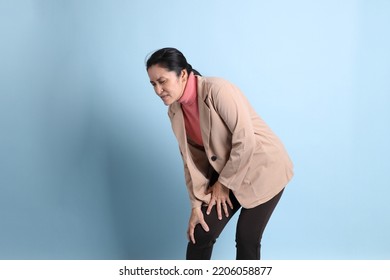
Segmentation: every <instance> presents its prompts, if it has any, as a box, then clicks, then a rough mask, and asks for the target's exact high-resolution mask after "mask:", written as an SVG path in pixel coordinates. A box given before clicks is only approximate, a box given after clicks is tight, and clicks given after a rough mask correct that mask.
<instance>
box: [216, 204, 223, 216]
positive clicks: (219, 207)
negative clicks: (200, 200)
mask: <svg viewBox="0 0 390 280" xmlns="http://www.w3.org/2000/svg"><path fill="white" fill-rule="evenodd" d="M221 204H222V203H221V202H220V201H218V202H217V214H218V219H220V220H222V209H221Z"/></svg>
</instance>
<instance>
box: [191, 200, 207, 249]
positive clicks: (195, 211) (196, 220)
mask: <svg viewBox="0 0 390 280" xmlns="http://www.w3.org/2000/svg"><path fill="white" fill-rule="evenodd" d="M197 224H200V225H201V226H202V228H203V229H204V230H205V231H209V226H208V225H207V224H206V222H205V220H204V218H203V213H202V210H201V208H200V207H195V208H192V211H191V217H190V221H189V222H188V230H187V238H188V240H191V241H192V243H193V244H195V237H194V230H195V226H196V225H197Z"/></svg>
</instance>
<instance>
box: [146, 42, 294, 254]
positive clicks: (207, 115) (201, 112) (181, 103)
mask: <svg viewBox="0 0 390 280" xmlns="http://www.w3.org/2000/svg"><path fill="white" fill-rule="evenodd" d="M146 69H147V73H148V75H149V79H150V83H151V84H152V86H153V88H154V91H155V92H156V94H157V96H158V97H160V98H161V99H162V101H163V102H164V104H165V105H168V106H169V108H168V115H169V118H170V120H171V124H172V129H173V132H174V133H175V135H176V138H177V141H178V144H179V149H180V153H181V156H182V159H183V165H184V175H185V179H186V185H187V189H188V193H189V197H190V200H191V205H192V211H191V215H190V219H189V223H188V231H187V235H188V239H189V242H188V246H187V254H186V258H187V259H210V258H211V254H212V249H213V245H214V243H215V241H216V239H217V238H218V236H219V234H220V233H221V232H222V230H223V228H224V226H225V225H226V224H227V223H228V221H229V220H230V218H231V217H232V216H233V215H234V214H235V213H236V212H237V211H238V210H239V209H241V210H240V215H239V218H238V221H237V229H236V248H237V252H236V259H245V260H250V259H260V246H261V245H260V244H261V238H262V235H263V232H264V229H265V227H266V225H267V223H268V221H269V219H270V216H271V214H272V212H273V210H274V209H275V207H276V205H277V203H278V202H279V199H280V197H281V195H282V193H283V190H284V188H285V186H286V185H287V183H288V182H289V181H290V179H291V178H292V176H293V165H292V162H291V160H290V158H289V156H288V154H287V152H286V150H285V148H284V146H283V144H282V143H281V141H280V140H279V138H278V137H277V136H276V135H275V134H274V133H273V132H272V131H271V129H270V128H269V127H268V126H267V125H266V124H265V122H264V121H263V120H262V119H261V118H260V117H259V116H258V115H257V113H256V112H255V110H254V109H253V108H252V106H251V105H250V104H249V102H248V100H247V99H246V98H245V96H244V95H243V93H242V92H241V91H240V90H239V89H238V88H237V87H236V86H234V85H233V84H231V83H230V82H228V81H226V80H224V79H221V78H211V77H202V76H201V75H200V74H199V72H197V71H196V70H194V69H192V67H191V65H190V64H189V63H187V60H186V58H185V57H184V55H183V54H182V53H181V52H180V51H179V50H177V49H175V48H163V49H160V50H158V51H156V52H154V53H153V54H152V55H151V56H150V57H149V58H148V60H147V62H146Z"/></svg>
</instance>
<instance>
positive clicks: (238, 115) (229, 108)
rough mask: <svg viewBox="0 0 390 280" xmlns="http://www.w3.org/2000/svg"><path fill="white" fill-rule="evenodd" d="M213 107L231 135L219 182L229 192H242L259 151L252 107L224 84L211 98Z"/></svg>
mask: <svg viewBox="0 0 390 280" xmlns="http://www.w3.org/2000/svg"><path fill="white" fill-rule="evenodd" d="M212 102H213V107H214V109H215V110H216V112H217V114H218V115H219V117H220V118H221V119H222V120H223V121H224V123H225V125H226V126H227V128H228V129H229V130H230V133H231V134H232V143H231V151H230V155H229V159H228V160H227V162H226V164H225V166H224V167H223V169H222V171H221V172H220V174H219V179H218V181H219V182H220V183H222V184H223V185H225V186H226V187H227V188H229V189H232V190H235V189H237V188H239V187H240V186H241V184H242V182H243V180H244V178H245V175H246V173H247V171H248V169H249V166H250V164H251V161H252V157H253V154H254V151H255V148H256V139H255V132H254V129H253V125H252V120H251V116H250V110H249V106H250V105H249V103H248V101H247V100H246V98H245V96H244V95H243V94H242V93H241V91H240V90H239V89H238V88H237V87H236V86H234V85H233V84H231V83H229V82H227V81H225V82H224V83H222V85H221V86H220V87H218V89H217V90H216V91H214V93H213V94H212Z"/></svg>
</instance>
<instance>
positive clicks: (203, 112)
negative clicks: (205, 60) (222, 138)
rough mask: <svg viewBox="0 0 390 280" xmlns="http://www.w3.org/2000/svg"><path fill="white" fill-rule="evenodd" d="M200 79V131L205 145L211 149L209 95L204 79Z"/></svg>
mask: <svg viewBox="0 0 390 280" xmlns="http://www.w3.org/2000/svg"><path fill="white" fill-rule="evenodd" d="M197 78H198V88H197V90H198V108H199V121H200V130H201V132H202V139H203V145H204V146H205V147H209V142H210V108H209V105H208V104H207V97H208V93H205V91H204V89H203V83H202V77H197Z"/></svg>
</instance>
